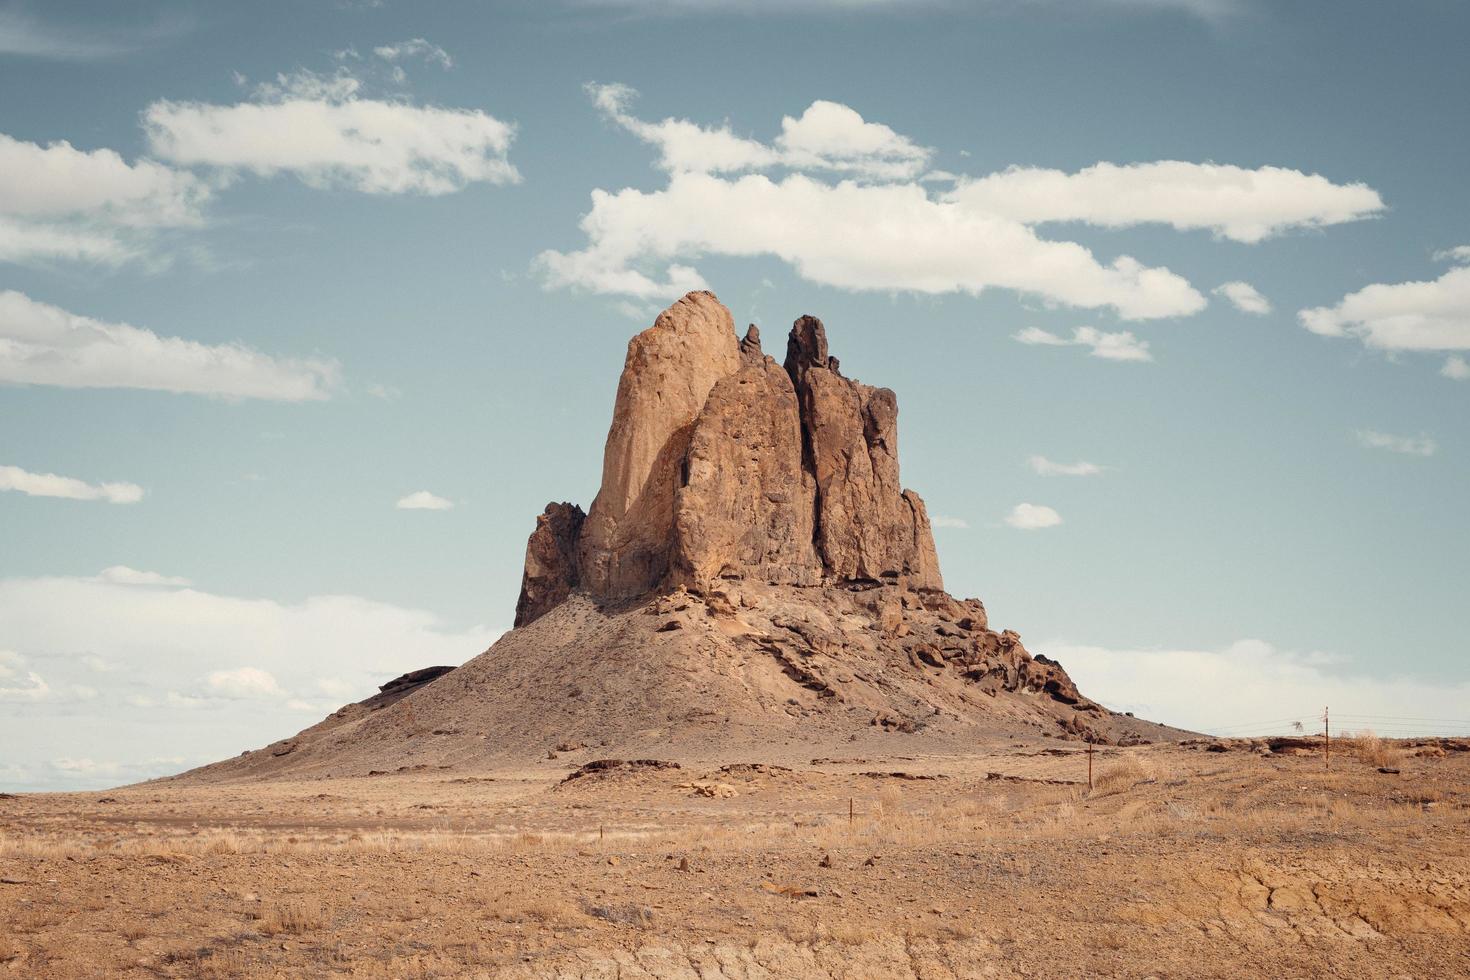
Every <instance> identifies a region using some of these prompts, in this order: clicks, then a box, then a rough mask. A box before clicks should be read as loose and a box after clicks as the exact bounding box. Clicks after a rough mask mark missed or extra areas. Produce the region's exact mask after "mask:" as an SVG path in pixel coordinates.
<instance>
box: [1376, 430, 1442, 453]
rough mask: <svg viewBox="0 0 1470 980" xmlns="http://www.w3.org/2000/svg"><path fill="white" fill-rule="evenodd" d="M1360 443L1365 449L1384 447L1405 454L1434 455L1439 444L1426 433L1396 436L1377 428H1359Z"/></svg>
mask: <svg viewBox="0 0 1470 980" xmlns="http://www.w3.org/2000/svg"><path fill="white" fill-rule="evenodd" d="M1357 437H1358V444H1359V445H1361V446H1362V447H1363V448H1365V449H1383V450H1386V451H1387V452H1391V453H1401V454H1402V455H1405V456H1433V455H1434V454H1435V453H1436V452H1438V451H1439V444H1438V443H1437V442H1435V441H1434V440H1433V439H1431V438H1430V437H1429V436H1426V435H1418V436H1396V435H1391V434H1390V433H1387V432H1378V431H1377V430H1375V429H1359V430H1358V432H1357Z"/></svg>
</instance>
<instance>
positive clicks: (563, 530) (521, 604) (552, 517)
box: [515, 503, 586, 626]
mask: <svg viewBox="0 0 1470 980" xmlns="http://www.w3.org/2000/svg"><path fill="white" fill-rule="evenodd" d="M585 517H586V515H584V514H583V513H582V508H580V507H578V506H576V505H575V504H568V503H560V504H557V503H551V504H547V505H546V510H545V512H544V513H542V514H541V515H540V516H539V517H537V518H536V530H534V531H532V532H531V537H530V540H528V541H527V542H526V570H525V572H524V573H523V574H522V575H521V596H520V598H519V599H518V600H516V619H515V625H517V626H525V625H526V624H527V623H529V622H531V621H532V620H534V619H537V618H539V617H540V616H542V615H543V614H545V613H546V612H548V611H549V610H551V609H553V608H555V607H556V606H557V605H559V604H560V603H561V602H562V601H563V600H564V599H566V597H567V596H569V595H571V594H572V589H574V588H576V587H577V583H578V575H577V539H578V538H579V536H580V535H581V533H582V523H583V520H584V519H585Z"/></svg>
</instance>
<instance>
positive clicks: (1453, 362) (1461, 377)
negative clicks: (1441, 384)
mask: <svg viewBox="0 0 1470 980" xmlns="http://www.w3.org/2000/svg"><path fill="white" fill-rule="evenodd" d="M1439 373H1440V374H1442V375H1444V376H1445V377H1446V378H1449V379H1450V380H1451V381H1465V380H1467V379H1470V363H1467V362H1466V360H1465V359H1464V358H1463V357H1461V356H1460V355H1459V354H1454V355H1452V356H1450V357H1447V358H1445V362H1444V367H1442V368H1440V369H1439Z"/></svg>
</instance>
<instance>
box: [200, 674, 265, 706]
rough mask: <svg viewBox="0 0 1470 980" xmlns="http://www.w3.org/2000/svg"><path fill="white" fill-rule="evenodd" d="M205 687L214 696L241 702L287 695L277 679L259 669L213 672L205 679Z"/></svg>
mask: <svg viewBox="0 0 1470 980" xmlns="http://www.w3.org/2000/svg"><path fill="white" fill-rule="evenodd" d="M204 686H205V689H206V690H208V692H209V693H210V694H212V695H215V696H217V697H222V698H231V699H239V700H248V699H251V698H279V697H281V696H283V695H284V694H285V692H284V691H282V690H281V686H280V685H279V684H277V683H276V679H275V677H273V676H272V675H271V674H270V672H269V671H264V670H261V669H260V668H259V667H236V668H235V669H234V670H216V671H212V672H211V673H210V674H209V676H208V677H206V678H205V679H204Z"/></svg>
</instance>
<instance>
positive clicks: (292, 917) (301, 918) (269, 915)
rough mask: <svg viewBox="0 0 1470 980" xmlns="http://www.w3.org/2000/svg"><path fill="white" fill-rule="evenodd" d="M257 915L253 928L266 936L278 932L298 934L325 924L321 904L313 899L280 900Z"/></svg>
mask: <svg viewBox="0 0 1470 980" xmlns="http://www.w3.org/2000/svg"><path fill="white" fill-rule="evenodd" d="M259 915H260V918H259V920H258V921H257V922H256V924H255V928H256V929H257V930H259V931H260V932H261V933H262V934H264V935H267V936H275V935H278V934H280V933H289V934H291V935H293V936H299V935H301V934H302V933H304V932H309V931H311V930H312V929H320V928H321V927H322V926H323V925H324V924H325V921H324V920H325V916H323V915H322V909H321V906H320V905H319V904H317V903H316V902H314V901H305V900H302V901H290V902H282V903H281V904H279V905H276V906H273V907H271V908H269V909H266V910H264V911H263V912H261V913H259Z"/></svg>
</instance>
